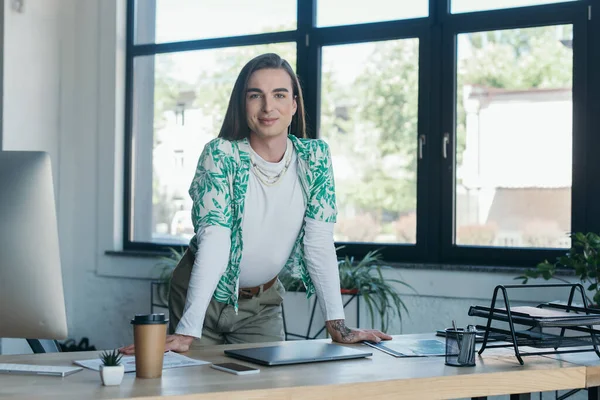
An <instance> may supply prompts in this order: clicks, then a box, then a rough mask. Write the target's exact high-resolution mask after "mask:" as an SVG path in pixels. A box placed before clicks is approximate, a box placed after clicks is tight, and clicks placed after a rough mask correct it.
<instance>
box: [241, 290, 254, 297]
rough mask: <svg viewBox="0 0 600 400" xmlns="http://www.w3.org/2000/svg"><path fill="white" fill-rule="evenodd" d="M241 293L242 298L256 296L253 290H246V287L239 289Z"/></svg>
mask: <svg viewBox="0 0 600 400" xmlns="http://www.w3.org/2000/svg"><path fill="white" fill-rule="evenodd" d="M239 295H240V297H241V298H243V299H251V298H253V297H254V295H253V294H252V292H251V291H246V290H244V289H240V291H239Z"/></svg>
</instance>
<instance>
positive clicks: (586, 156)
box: [123, 0, 600, 266]
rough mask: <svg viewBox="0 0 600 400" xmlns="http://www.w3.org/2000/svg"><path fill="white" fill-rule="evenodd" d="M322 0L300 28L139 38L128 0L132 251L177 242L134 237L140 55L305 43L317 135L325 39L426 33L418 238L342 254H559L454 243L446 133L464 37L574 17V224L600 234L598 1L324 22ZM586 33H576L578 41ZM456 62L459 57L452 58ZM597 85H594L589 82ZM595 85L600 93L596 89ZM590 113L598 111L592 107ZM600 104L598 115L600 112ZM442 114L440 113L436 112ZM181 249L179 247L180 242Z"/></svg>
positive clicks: (413, 258)
mask: <svg viewBox="0 0 600 400" xmlns="http://www.w3.org/2000/svg"><path fill="white" fill-rule="evenodd" d="M316 1H318V0H298V1H297V29H296V30H293V31H284V32H273V33H265V34H252V35H246V36H236V37H223V38H210V39H200V40H189V41H183V42H172V43H158V44H135V43H134V36H135V23H136V21H135V2H136V0H127V28H126V32H127V37H126V82H125V96H126V98H125V103H126V105H125V163H124V166H125V168H124V173H125V180H124V182H125V183H124V199H123V205H124V210H123V211H124V212H123V232H124V235H123V249H124V250H125V251H154V252H165V251H167V249H168V247H173V246H172V245H166V244H158V243H149V242H136V241H133V240H131V237H132V231H133V229H132V228H133V221H132V220H131V218H132V208H131V207H132V201H131V198H132V194H133V193H132V156H131V155H132V124H133V121H132V120H133V116H132V115H133V112H132V110H133V99H134V93H133V67H134V59H135V58H136V57H139V56H149V55H156V54H164V53H173V52H185V51H193V50H202V49H214V48H224V47H235V46H242V45H259V44H266V43H273V42H296V50H297V67H296V72H297V74H298V76H299V78H300V80H301V84H302V87H303V91H304V99H305V108H306V113H307V125H308V128H309V132H311V133H312V136H313V137H314V133H315V132H317V129H316V128H317V127H318V126H319V118H320V110H319V108H320V84H321V82H320V69H321V66H320V64H321V52H322V48H323V47H324V46H331V45H340V44H351V43H361V42H372V41H382V40H394V39H404V38H417V39H418V40H419V78H418V79H419V94H418V99H419V100H418V101H419V105H418V128H417V130H418V132H417V135H416V136H415V142H416V141H417V140H418V137H419V135H426V145H425V146H424V148H423V158H422V159H419V160H418V161H417V243H416V244H414V245H406V244H382V243H347V242H344V243H342V242H340V243H336V246H344V247H343V248H342V249H340V250H339V251H338V255H339V256H345V255H349V256H356V257H362V256H364V255H365V254H366V253H367V252H369V251H372V250H376V249H381V251H382V254H383V256H384V259H385V260H386V261H387V262H405V263H438V264H467V265H475V264H476V265H495V266H518V265H529V266H532V265H535V263H537V262H539V261H542V260H544V259H549V260H550V259H554V258H555V257H556V256H558V255H560V254H563V253H564V252H565V250H564V249H529V248H502V247H476V246H456V245H453V244H452V242H453V237H454V206H453V201H454V171H453V169H454V157H455V152H453V151H449V152H448V153H449V154H450V155H451V157H448V158H447V159H445V160H444V159H442V157H441V155H440V154H441V151H440V150H441V146H442V136H443V132H452V135H451V137H452V139H451V147H452V148H454V144H455V142H456V141H455V140H454V129H455V127H454V118H455V117H454V112H455V105H454V102H455V99H454V98H455V95H454V90H455V88H454V86H455V80H454V77H455V68H456V63H455V59H456V35H457V34H460V33H466V32H472V31H486V30H497V29H510V28H525V27H531V26H542V25H554V24H573V31H574V40H573V43H574V48H573V57H574V60H573V105H574V106H573V160H574V161H573V180H572V192H571V193H572V202H571V226H572V230H573V231H591V230H595V231H598V232H600V210H597V209H594V207H593V204H594V200H595V199H596V198H598V195H600V188H598V187H596V186H597V185H595V182H594V179H593V177H594V176H599V175H600V157H596V156H595V154H594V153H593V146H594V145H595V146H596V148H600V137H595V136H594V134H593V133H592V132H593V127H599V128H600V77H598V76H595V77H594V76H593V74H589V75H588V71H594V70H596V71H598V70H600V46H596V47H597V48H594V46H592V44H593V43H596V44H598V43H600V24H596V25H597V26H594V24H593V23H590V21H589V20H588V7H591V6H592V5H595V6H597V9H598V10H599V11H600V0H577V1H573V2H565V3H554V4H545V5H536V6H528V7H519V8H509V9H499V10H489V11H476V12H468V13H459V14H451V13H450V12H449V10H450V1H451V0H430V1H429V16H427V17H422V18H415V19H407V20H396V21H385V22H377V23H365V24H357V25H345V26H344V25H342V26H330V27H329V26H328V27H316V9H317V7H316ZM575 38H576V39H575ZM448 60H450V61H448ZM589 85H592V86H589ZM590 87H595V88H598V89H599V90H596V91H594V90H590V89H589V88H590ZM588 111H590V112H588ZM593 111H595V112H593ZM434 116H439V118H434ZM596 136H600V135H596ZM177 247H179V246H177Z"/></svg>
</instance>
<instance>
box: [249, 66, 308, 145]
mask: <svg viewBox="0 0 600 400" xmlns="http://www.w3.org/2000/svg"><path fill="white" fill-rule="evenodd" d="M297 107H298V106H297V104H296V97H295V96H294V91H293V88H292V79H291V78H290V76H289V75H288V73H287V72H286V71H285V70H284V69H260V70H258V71H254V72H253V73H252V75H250V79H249V80H248V88H247V89H246V118H247V122H248V127H249V128H250V131H251V134H254V135H257V136H258V137H261V138H272V137H276V136H279V135H286V134H287V129H288V126H289V125H290V123H291V122H292V117H293V116H294V114H295V113H296V109H297Z"/></svg>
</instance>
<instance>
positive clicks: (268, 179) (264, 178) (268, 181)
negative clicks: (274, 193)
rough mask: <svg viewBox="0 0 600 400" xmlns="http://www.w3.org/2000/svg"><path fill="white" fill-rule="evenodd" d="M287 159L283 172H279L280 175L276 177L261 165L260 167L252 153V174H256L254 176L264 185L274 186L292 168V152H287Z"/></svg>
mask: <svg viewBox="0 0 600 400" xmlns="http://www.w3.org/2000/svg"><path fill="white" fill-rule="evenodd" d="M285 157H286V159H285V164H284V165H283V168H282V170H281V171H279V173H277V174H276V175H269V174H268V173H267V172H265V171H264V170H262V169H261V168H260V165H258V163H257V162H256V159H255V158H254V155H253V154H252V153H250V163H251V165H252V172H254V175H255V176H256V177H257V178H258V179H259V180H260V181H261V182H262V183H264V184H265V185H267V186H273V185H275V184H277V183H278V182H279V181H280V180H281V178H282V177H283V175H285V173H286V171H287V170H288V168H289V167H290V164H291V162H292V151H286V155H285Z"/></svg>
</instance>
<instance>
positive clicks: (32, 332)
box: [0, 151, 67, 339]
mask: <svg viewBox="0 0 600 400" xmlns="http://www.w3.org/2000/svg"><path fill="white" fill-rule="evenodd" d="M66 336H67V317H66V312H65V301H64V293H63V283H62V271H61V263H60V251H59V241H58V227H57V221H56V206H55V202H54V188H53V183H52V168H51V165H50V157H49V156H48V154H46V153H44V152H33V151H31V152H30V151H0V337H7V338H26V339H64V338H66Z"/></svg>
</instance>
